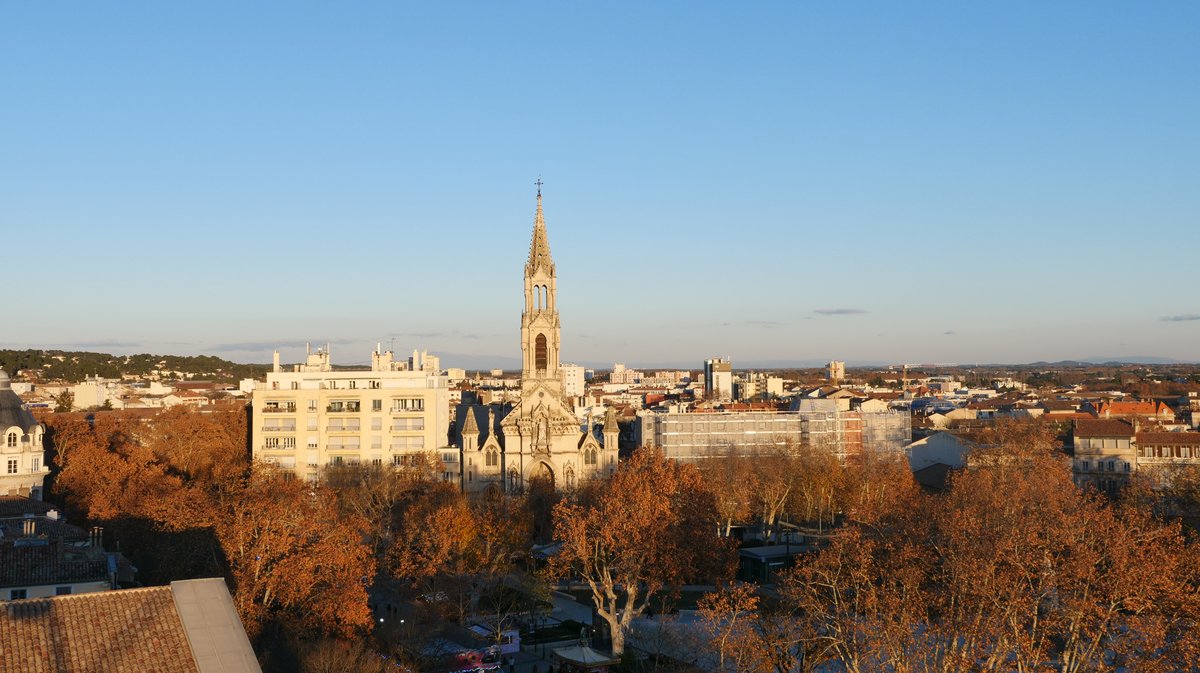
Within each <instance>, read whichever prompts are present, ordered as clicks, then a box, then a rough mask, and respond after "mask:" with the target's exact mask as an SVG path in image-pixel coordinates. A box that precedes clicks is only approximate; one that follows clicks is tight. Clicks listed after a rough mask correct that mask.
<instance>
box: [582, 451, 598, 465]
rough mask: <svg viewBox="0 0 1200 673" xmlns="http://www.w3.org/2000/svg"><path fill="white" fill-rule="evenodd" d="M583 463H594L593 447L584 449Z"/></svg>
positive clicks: (594, 453)
mask: <svg viewBox="0 0 1200 673" xmlns="http://www.w3.org/2000/svg"><path fill="white" fill-rule="evenodd" d="M583 463H584V464H585V465H595V464H596V450H595V449H590V448H589V449H585V450H584V452H583Z"/></svg>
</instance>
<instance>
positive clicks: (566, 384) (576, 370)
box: [559, 365, 587, 398]
mask: <svg viewBox="0 0 1200 673" xmlns="http://www.w3.org/2000/svg"><path fill="white" fill-rule="evenodd" d="M559 371H561V372H562V380H563V394H564V395H566V396H567V397H569V398H575V397H579V396H580V395H583V393H584V391H585V390H586V385H587V384H586V382H585V380H584V368H583V365H563V366H562V367H560V368H559Z"/></svg>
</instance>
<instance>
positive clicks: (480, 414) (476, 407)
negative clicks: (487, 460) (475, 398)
mask: <svg viewBox="0 0 1200 673" xmlns="http://www.w3.org/2000/svg"><path fill="white" fill-rule="evenodd" d="M495 411H499V413H494V412H495ZM507 411H508V406H507V405H504V406H501V407H499V409H497V408H496V407H493V406H491V405H487V404H463V405H462V406H460V407H459V408H458V417H457V419H456V420H455V425H456V426H457V427H456V428H455V437H454V439H455V441H456V442H458V445H459V446H462V445H463V444H462V438H463V437H464V436H466V435H471V434H475V435H478V437H479V444H478V445H477V446H478V447H479V448H481V449H482V448H483V445H484V444H486V443H487V440H488V437H492V436H495V437H496V443H497V444H499V445H500V448H501V449H503V448H504V433H503V432H500V431H499V429H500V421H499V419H501V418H503V417H504V415H505V413H507Z"/></svg>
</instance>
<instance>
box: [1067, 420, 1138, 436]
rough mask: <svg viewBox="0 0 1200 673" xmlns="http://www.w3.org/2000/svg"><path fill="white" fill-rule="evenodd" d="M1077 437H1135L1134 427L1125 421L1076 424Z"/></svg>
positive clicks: (1095, 421) (1087, 421)
mask: <svg viewBox="0 0 1200 673" xmlns="http://www.w3.org/2000/svg"><path fill="white" fill-rule="evenodd" d="M1075 436H1076V437H1133V426H1132V425H1130V424H1129V423H1126V422H1125V421H1115V420H1108V419H1088V420H1082V421H1076V422H1075Z"/></svg>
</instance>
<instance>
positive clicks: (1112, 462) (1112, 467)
mask: <svg viewBox="0 0 1200 673" xmlns="http://www.w3.org/2000/svg"><path fill="white" fill-rule="evenodd" d="M1108 471H1109V472H1116V471H1117V461H1115V460H1110V461H1108Z"/></svg>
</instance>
